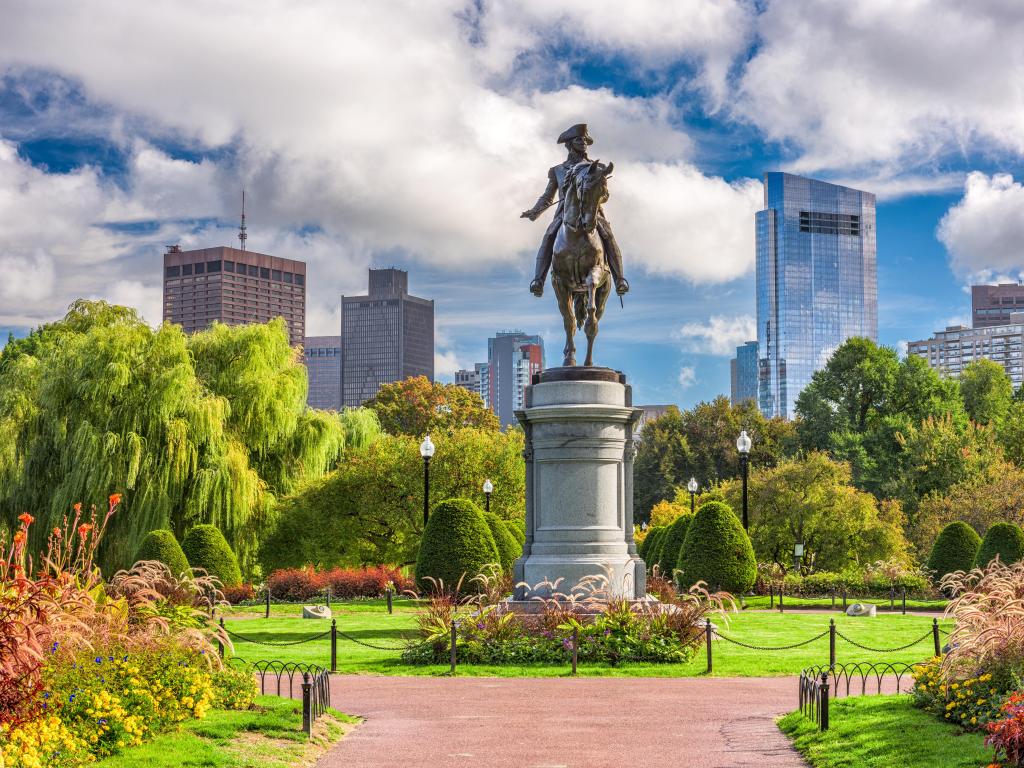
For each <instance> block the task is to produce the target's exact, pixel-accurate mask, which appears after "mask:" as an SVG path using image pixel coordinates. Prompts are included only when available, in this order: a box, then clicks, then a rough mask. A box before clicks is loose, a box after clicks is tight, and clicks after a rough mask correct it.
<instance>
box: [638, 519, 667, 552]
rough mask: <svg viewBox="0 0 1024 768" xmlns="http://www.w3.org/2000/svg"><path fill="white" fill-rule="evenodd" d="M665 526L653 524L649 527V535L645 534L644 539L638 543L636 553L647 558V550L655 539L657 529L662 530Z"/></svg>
mask: <svg viewBox="0 0 1024 768" xmlns="http://www.w3.org/2000/svg"><path fill="white" fill-rule="evenodd" d="M663 527H664V526H661V525H652V526H651V527H650V528H649V529H648V531H647V535H645V536H644V538H643V541H641V542H640V543H639V544H637V545H636V553H637V554H638V555H640V557H642V558H643V559H644V560H646V559H647V552H648V550H649V549H650V548H651V542H652V541H654V533H655V531H660V530H661V529H662V528H663Z"/></svg>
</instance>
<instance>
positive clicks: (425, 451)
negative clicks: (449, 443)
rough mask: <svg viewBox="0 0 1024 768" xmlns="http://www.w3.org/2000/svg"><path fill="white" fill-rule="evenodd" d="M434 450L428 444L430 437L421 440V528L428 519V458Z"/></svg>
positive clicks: (430, 443)
mask: <svg viewBox="0 0 1024 768" xmlns="http://www.w3.org/2000/svg"><path fill="white" fill-rule="evenodd" d="M435 450H436V448H435V447H434V444H433V443H432V442H430V435H427V436H426V437H425V438H423V442H422V443H420V456H422V457H423V527H424V528H426V527H427V520H429V519H430V457H431V456H433V455H434V451H435Z"/></svg>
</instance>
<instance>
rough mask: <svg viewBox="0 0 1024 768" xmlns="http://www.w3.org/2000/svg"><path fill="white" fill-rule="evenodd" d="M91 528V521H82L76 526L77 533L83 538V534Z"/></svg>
mask: <svg viewBox="0 0 1024 768" xmlns="http://www.w3.org/2000/svg"><path fill="white" fill-rule="evenodd" d="M91 530H92V523H82V524H81V525H80V526H78V535H79V536H81V537H82V538H83V539H84V538H85V535H86V534H87V533H89V531H91Z"/></svg>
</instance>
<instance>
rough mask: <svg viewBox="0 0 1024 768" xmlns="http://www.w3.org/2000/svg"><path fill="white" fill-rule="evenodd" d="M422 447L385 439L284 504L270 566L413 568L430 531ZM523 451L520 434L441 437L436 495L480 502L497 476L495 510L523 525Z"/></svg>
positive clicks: (402, 438) (461, 432)
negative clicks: (388, 565)
mask: <svg viewBox="0 0 1024 768" xmlns="http://www.w3.org/2000/svg"><path fill="white" fill-rule="evenodd" d="M419 442H420V441H419V439H418V438H417V437H414V436H411V435H383V436H382V437H380V438H379V439H378V440H376V441H375V442H374V443H372V444H371V445H370V446H369V447H368V448H366V449H365V450H363V451H351V452H349V453H348V454H346V456H345V458H344V459H343V460H342V462H341V464H340V465H339V467H338V469H337V470H336V471H334V472H332V473H331V474H329V475H327V476H325V477H323V478H320V479H318V480H314V481H312V482H309V483H307V484H306V485H305V486H303V487H302V488H301V489H300V490H299V491H297V492H296V493H294V494H292V495H291V496H288V497H286V498H284V499H282V500H281V502H280V504H279V505H278V515H277V516H278V522H277V524H276V527H275V528H274V530H273V532H272V533H270V534H269V535H268V536H267V537H266V541H265V543H264V545H263V548H262V550H261V552H262V554H261V561H262V562H263V565H264V568H265V569H274V568H285V567H298V566H302V565H306V564H314V565H321V566H324V567H331V566H334V565H360V564H366V563H394V564H399V565H409V564H411V563H413V562H414V561H415V559H416V552H417V550H418V548H419V541H420V536H421V535H422V533H423V459H422V458H420V454H419ZM522 451H523V434H522V432H520V431H519V430H509V431H507V432H496V431H492V430H488V429H473V428H465V429H458V430H455V431H454V432H452V433H451V434H450V435H446V436H445V437H444V439H443V440H442V439H440V438H439V439H438V440H437V452H436V453H435V454H434V458H433V459H432V460H431V462H430V493H431V498H433V499H445V498H470V499H473V498H476V499H480V498H481V496H482V493H481V491H480V487H481V484H482V483H483V481H484V479H485V478H490V479H491V481H492V482H493V483H494V492H493V493H492V494H491V511H492V512H495V513H496V514H497V515H498V517H500V518H501V519H503V520H507V521H517V522H518V521H521V520H522V519H523V516H524V509H525V503H526V502H525V483H526V478H525V467H524V464H523V458H522Z"/></svg>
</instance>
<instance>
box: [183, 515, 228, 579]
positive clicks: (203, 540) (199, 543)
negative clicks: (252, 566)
mask: <svg viewBox="0 0 1024 768" xmlns="http://www.w3.org/2000/svg"><path fill="white" fill-rule="evenodd" d="M181 548H182V550H184V552H185V557H187V558H188V562H189V565H191V566H192V567H193V568H205V569H206V572H207V573H208V574H210V575H211V576H216V577H217V578H218V579H220V582H221V584H223V585H224V586H225V587H237V586H238V585H239V584H241V583H242V571H241V569H239V567H238V558H237V557H235V553H234V552H232V551H231V547H230V546H228V541H227V539H225V538H224V534H223V533H221V532H220V528H218V527H217V526H215V525H197V526H196V527H195V528H192V529H191V530H190V531H189V532H188V533H186V534H185V540H184V541H182V542H181Z"/></svg>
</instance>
